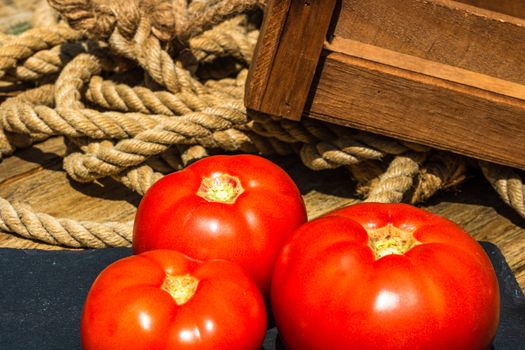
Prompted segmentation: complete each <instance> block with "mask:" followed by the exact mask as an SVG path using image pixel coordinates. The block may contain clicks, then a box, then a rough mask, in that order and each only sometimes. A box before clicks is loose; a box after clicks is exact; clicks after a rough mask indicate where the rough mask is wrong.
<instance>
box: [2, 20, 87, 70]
mask: <svg viewBox="0 0 525 350" xmlns="http://www.w3.org/2000/svg"><path fill="white" fill-rule="evenodd" d="M80 36H81V35H80V33H79V32H77V31H75V30H72V29H71V28H69V27H67V26H65V25H62V24H58V25H55V26H52V27H47V28H34V29H31V30H28V31H26V32H24V33H23V34H21V35H19V36H16V37H13V38H12V39H11V40H10V41H8V42H6V43H5V44H4V45H3V46H2V50H0V78H1V77H3V76H4V75H5V73H6V70H8V69H10V68H13V67H15V66H16V65H17V63H18V62H19V61H20V60H23V59H26V58H28V57H30V56H32V55H34V54H35V53H36V52H37V51H41V50H48V49H51V48H52V47H54V46H57V45H60V44H63V43H65V42H68V41H73V40H78V39H79V38H80Z"/></svg>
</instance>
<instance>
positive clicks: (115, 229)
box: [0, 197, 131, 248]
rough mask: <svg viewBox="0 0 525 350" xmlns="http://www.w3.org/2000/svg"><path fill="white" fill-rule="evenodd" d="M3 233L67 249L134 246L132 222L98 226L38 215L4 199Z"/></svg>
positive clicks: (0, 200) (1, 205)
mask: <svg viewBox="0 0 525 350" xmlns="http://www.w3.org/2000/svg"><path fill="white" fill-rule="evenodd" d="M0 230H2V231H6V232H13V233H16V234H17V235H19V236H22V237H25V238H29V239H36V240H39V241H42V242H45V243H49V244H54V245H63V246H66V247H92V248H105V247H120V246H129V245H130V243H131V223H126V224H120V223H116V222H109V223H104V224H100V223H96V222H90V221H76V220H70V219H55V218H54V217H52V216H50V215H47V214H42V213H35V212H33V210H32V209H31V208H29V207H27V206H24V205H16V204H11V203H9V202H8V201H7V200H5V199H3V198H1V197H0Z"/></svg>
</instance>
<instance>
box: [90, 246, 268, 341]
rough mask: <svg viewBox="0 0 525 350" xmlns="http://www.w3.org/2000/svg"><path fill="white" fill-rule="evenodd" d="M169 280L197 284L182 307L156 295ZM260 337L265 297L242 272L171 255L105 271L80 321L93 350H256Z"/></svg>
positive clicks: (135, 259)
mask: <svg viewBox="0 0 525 350" xmlns="http://www.w3.org/2000/svg"><path fill="white" fill-rule="evenodd" d="M167 273H169V274H171V275H185V274H190V275H191V276H194V277H196V278H197V279H198V280H199V283H198V285H197V289H196V291H195V294H194V295H193V297H192V298H191V299H190V300H189V301H187V302H186V303H185V304H182V305H177V303H176V302H175V301H174V298H172V296H171V295H170V294H169V293H168V292H166V291H165V290H163V289H161V286H162V284H163V280H164V279H165V277H166V274H167ZM265 332H266V309H265V305H264V301H263V298H262V295H261V294H260V291H259V289H258V287H257V286H256V284H255V282H254V281H253V280H252V279H251V278H250V277H249V276H248V275H247V274H246V273H245V272H244V271H243V270H242V269H241V268H240V267H238V266H237V265H235V264H233V263H231V262H228V261H225V260H210V261H206V262H200V261H197V260H194V259H191V258H189V257H187V256H185V255H183V254H181V253H178V252H176V251H168V250H157V251H151V252H146V253H144V254H140V255H135V256H131V257H127V258H124V259H121V260H119V261H117V262H115V263H113V264H111V265H110V266H108V267H107V268H106V269H105V270H104V271H102V272H101V274H100V275H99V276H98V277H97V279H96V280H95V282H94V284H93V285H92V287H91V290H90V292H89V294H88V297H87V299H86V302H85V305H84V309H83V314H82V320H81V339H82V347H83V349H96V350H105V349H108V350H109V349H111V350H114V349H127V350H131V349H137V350H139V349H148V350H154V349H156V350H167V349H191V350H195V349H199V350H201V349H202V350H204V349H210V350H211V349H238V350H247V349H253V350H255V349H257V350H259V349H260V348H261V344H262V342H263V340H264V336H265Z"/></svg>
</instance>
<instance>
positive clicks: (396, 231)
mask: <svg viewBox="0 0 525 350" xmlns="http://www.w3.org/2000/svg"><path fill="white" fill-rule="evenodd" d="M366 231H367V233H368V245H369V247H370V248H371V249H372V251H373V252H374V255H375V257H376V260H378V259H380V258H382V257H384V256H386V255H391V254H398V255H403V254H405V253H406V252H407V251H409V250H410V249H411V248H413V247H415V246H416V245H419V244H421V242H419V241H418V240H417V239H416V238H415V237H414V231H410V230H404V229H400V228H398V227H395V226H394V225H392V224H391V223H389V224H387V225H385V226H383V227H379V228H374V229H372V228H367V229H366Z"/></svg>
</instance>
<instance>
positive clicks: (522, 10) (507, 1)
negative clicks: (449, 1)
mask: <svg viewBox="0 0 525 350" xmlns="http://www.w3.org/2000/svg"><path fill="white" fill-rule="evenodd" d="M456 1H459V2H463V3H465V4H469V5H472V6H476V7H481V8H484V9H487V10H491V11H495V12H500V13H504V14H507V15H510V16H514V17H519V18H525V1H523V0H456Z"/></svg>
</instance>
